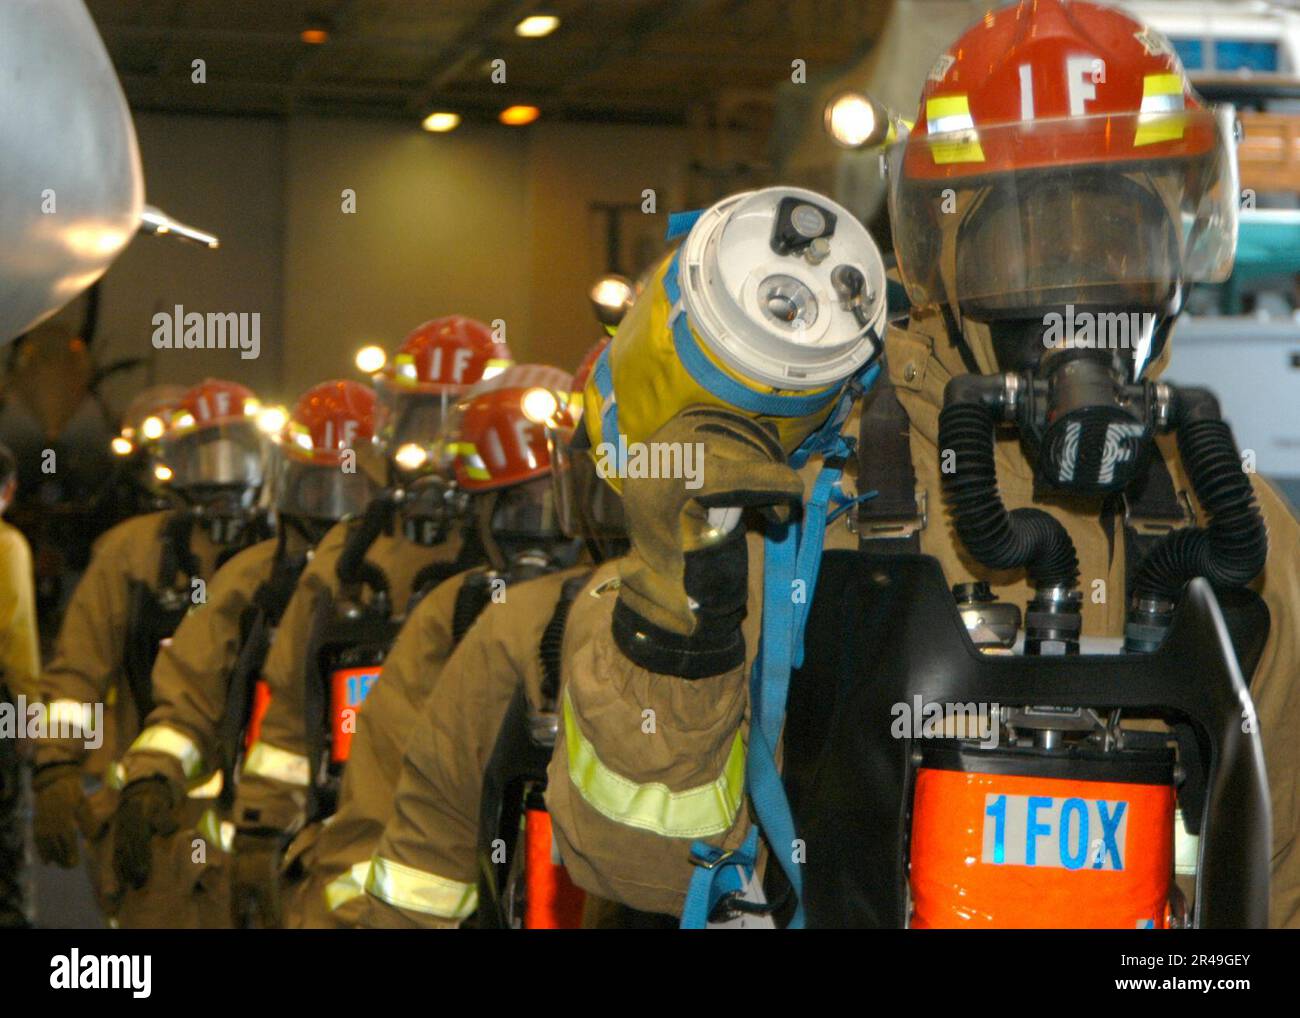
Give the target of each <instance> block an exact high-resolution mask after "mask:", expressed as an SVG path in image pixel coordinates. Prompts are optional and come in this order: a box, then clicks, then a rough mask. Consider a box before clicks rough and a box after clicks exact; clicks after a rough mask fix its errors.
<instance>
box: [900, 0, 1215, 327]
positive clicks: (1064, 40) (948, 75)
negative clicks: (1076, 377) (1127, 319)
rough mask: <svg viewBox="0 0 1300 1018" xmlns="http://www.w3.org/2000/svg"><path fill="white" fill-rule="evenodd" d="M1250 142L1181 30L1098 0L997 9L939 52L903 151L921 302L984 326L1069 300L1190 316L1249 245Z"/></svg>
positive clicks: (910, 261)
mask: <svg viewBox="0 0 1300 1018" xmlns="http://www.w3.org/2000/svg"><path fill="white" fill-rule="evenodd" d="M1236 179H1237V178H1236V161H1235V144H1234V141H1233V128H1232V124H1231V123H1230V122H1229V121H1228V120H1227V117H1226V114H1219V113H1216V111H1214V110H1212V109H1210V108H1209V107H1208V106H1207V105H1206V104H1204V103H1203V102H1202V101H1201V99H1200V98H1199V97H1198V96H1197V95H1196V93H1195V92H1194V91H1193V89H1192V88H1191V86H1190V85H1189V84H1188V82H1187V79H1186V76H1185V75H1184V73H1183V70H1182V66H1181V64H1180V63H1179V60H1178V57H1177V55H1176V54H1175V52H1174V49H1173V47H1172V46H1171V44H1170V43H1169V41H1168V40H1167V39H1165V38H1164V37H1163V36H1162V35H1160V34H1159V33H1158V32H1156V31H1155V30H1153V29H1150V28H1147V27H1146V26H1144V25H1143V24H1142V23H1141V22H1139V21H1136V20H1134V19H1133V18H1132V17H1131V16H1130V15H1128V14H1126V13H1124V12H1122V11H1120V10H1117V9H1115V8H1113V7H1110V6H1105V5H1102V4H1099V3H1087V2H1083V0H1074V2H1071V0H1022V2H1020V3H1017V4H1014V5H1010V6H1007V7H1003V8H1001V9H999V10H996V11H991V12H989V13H988V14H986V15H985V16H984V18H983V19H981V20H980V21H979V22H978V23H977V24H975V25H974V26H972V27H971V28H970V29H968V30H967V31H966V32H965V33H964V34H963V35H962V36H961V38H959V39H958V40H957V41H956V42H955V43H954V44H953V45H952V46H951V47H950V48H949V49H948V51H947V52H945V53H944V54H943V55H942V56H940V58H939V60H938V61H937V62H936V64H935V65H934V67H933V68H932V69H931V71H930V74H929V77H928V78H927V80H926V83H925V87H924V89H923V91H922V96H921V107H920V112H919V114H918V116H917V121H916V125H915V127H914V128H913V129H912V131H911V133H910V135H909V137H908V138H907V140H906V142H904V143H902V144H900V145H898V146H896V147H895V148H894V150H893V152H892V153H891V165H890V203H891V215H892V219H893V223H894V235H895V238H896V241H897V254H898V262H899V269H900V272H901V273H902V275H903V278H904V281H905V282H906V283H907V286H908V289H909V296H910V297H911V299H912V301H913V303H915V304H918V305H925V304H937V303H940V302H946V303H948V304H949V305H950V306H953V307H954V308H955V309H956V310H958V311H959V312H960V314H962V315H965V316H967V317H971V318H975V319H977V320H981V321H994V320H1005V319H1010V318H1019V319H1031V318H1034V317H1038V316H1041V315H1042V314H1043V312H1044V310H1045V309H1054V308H1057V307H1060V306H1062V305H1065V304H1067V303H1071V304H1077V305H1087V306H1089V307H1091V308H1092V309H1094V310H1108V309H1116V310H1125V311H1146V310H1150V311H1155V312H1159V313H1165V314H1168V313H1176V311H1177V310H1178V306H1179V305H1180V302H1181V300H1182V298H1183V296H1185V294H1186V290H1187V285H1188V284H1189V283H1190V282H1192V281H1194V280H1198V279H1222V278H1224V277H1226V275H1227V274H1228V272H1229V271H1230V270H1231V266H1232V256H1233V252H1234V251H1235V245H1236V209H1237V193H1236V192H1237V185H1236Z"/></svg>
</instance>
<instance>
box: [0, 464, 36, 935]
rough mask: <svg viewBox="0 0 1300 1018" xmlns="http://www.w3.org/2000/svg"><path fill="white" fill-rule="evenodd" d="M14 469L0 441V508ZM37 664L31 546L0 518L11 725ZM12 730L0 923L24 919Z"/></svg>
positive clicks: (4, 757)
mask: <svg viewBox="0 0 1300 1018" xmlns="http://www.w3.org/2000/svg"><path fill="white" fill-rule="evenodd" d="M17 474H18V466H17V463H16V462H15V461H14V456H13V453H11V452H10V451H9V449H8V448H7V447H5V446H3V445H0V514H3V513H4V512H5V510H7V509H8V508H9V503H10V502H12V501H13V497H14V492H15V491H16V490H17V487H18V476H17ZM40 670H41V658H40V641H39V640H38V638H37V635H36V592H35V588H34V585H33V582H32V550H31V548H29V547H28V546H27V539H26V538H25V537H23V535H22V533H21V532H20V531H19V530H18V529H17V528H16V527H14V526H12V525H11V524H9V523H7V522H5V521H4V520H2V519H0V705H5V706H6V707H7V708H10V709H12V710H13V718H14V723H15V725H17V724H18V723H19V721H20V719H21V718H22V717H23V715H24V713H25V712H24V711H23V710H20V709H18V708H19V704H21V703H22V702H23V701H21V700H20V699H19V698H20V697H26V698H29V699H32V700H34V699H35V694H36V676H37V675H38V674H39V673H40ZM18 734H19V732H18V730H17V729H15V731H14V732H13V733H8V732H0V928H4V927H21V926H27V925H29V923H30V918H29V914H28V895H27V881H26V875H27V853H26V841H25V838H24V836H23V814H24V813H25V812H26V810H25V809H24V805H25V801H26V795H25V792H24V788H25V781H24V776H23V760H22V754H21V746H22V743H21V742H20V741H19V739H18V738H17V735H18Z"/></svg>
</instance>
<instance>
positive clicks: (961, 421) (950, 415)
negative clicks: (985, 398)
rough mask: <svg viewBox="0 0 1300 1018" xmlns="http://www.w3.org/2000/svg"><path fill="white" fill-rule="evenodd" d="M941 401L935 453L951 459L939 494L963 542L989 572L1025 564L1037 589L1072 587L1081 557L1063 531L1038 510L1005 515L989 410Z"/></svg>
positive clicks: (982, 406) (991, 417)
mask: <svg viewBox="0 0 1300 1018" xmlns="http://www.w3.org/2000/svg"><path fill="white" fill-rule="evenodd" d="M954 381H956V379H954ZM946 395H952V394H951V393H949V394H946ZM945 403H947V405H946V406H945V407H944V408H943V410H942V411H941V412H940V414H939V455H940V457H941V458H942V457H946V456H947V455H948V454H949V452H951V454H952V456H953V457H954V460H953V469H952V470H951V472H943V473H942V477H943V493H944V499H945V501H947V503H948V506H949V508H950V510H951V511H952V517H953V525H954V526H955V527H956V530H957V536H958V537H960V538H961V541H962V544H964V545H965V546H966V548H967V550H968V551H969V552H970V553H971V554H972V555H974V556H975V558H976V559H977V560H979V561H980V562H981V563H983V564H984V565H986V566H988V567H989V568H990V569H1017V568H1020V567H1022V566H1023V567H1024V568H1025V570H1026V572H1027V573H1028V575H1029V578H1030V580H1031V581H1032V582H1033V584H1034V586H1035V587H1040V588H1041V587H1074V586H1076V585H1077V584H1078V580H1079V557H1078V555H1077V553H1076V552H1075V548H1074V542H1073V541H1071V540H1070V535H1069V533H1068V532H1067V531H1066V529H1065V527H1064V526H1062V525H1061V523H1060V522H1059V521H1058V520H1056V519H1055V518H1054V517H1052V516H1050V515H1049V514H1047V513H1045V512H1043V510H1041V509H1014V510H1012V511H1010V512H1008V511H1007V508H1006V506H1005V505H1004V504H1003V502H1002V496H1001V494H999V492H998V476H997V470H996V468H995V466H994V457H993V450H994V447H995V428H996V426H997V422H996V419H995V418H994V415H993V411H992V410H991V409H990V408H989V407H987V406H985V405H984V404H983V403H980V402H974V401H970V402H967V401H962V402H948V400H947V399H945Z"/></svg>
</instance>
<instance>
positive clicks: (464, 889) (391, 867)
mask: <svg viewBox="0 0 1300 1018" xmlns="http://www.w3.org/2000/svg"><path fill="white" fill-rule="evenodd" d="M366 890H367V891H369V892H370V893H371V894H373V895H374V896H375V897H376V898H378V899H380V900H381V901H386V902H388V904H390V905H395V906H396V907H397V908H405V909H409V910H410V911H412V912H422V913H424V914H425V915H432V916H438V917H439V918H440V919H464V918H465V917H466V916H468V915H470V914H471V913H472V912H473V911H474V910H475V909H476V908H478V888H477V887H475V886H474V885H473V884H462V883H461V882H460V881H458V880H448V879H447V878H446V877H440V876H438V875H437V874H436V873H426V872H424V870H417V869H416V868H415V867H414V866H403V865H402V864H401V863H400V862H394V861H393V860H392V859H385V858H384V857H383V856H382V855H377V856H375V857H374V858H373V859H371V860H370V872H369V874H368V876H367V877H366Z"/></svg>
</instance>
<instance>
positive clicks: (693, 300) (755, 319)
mask: <svg viewBox="0 0 1300 1018" xmlns="http://www.w3.org/2000/svg"><path fill="white" fill-rule="evenodd" d="M678 282H679V285H680V287H681V299H682V307H683V309H684V310H685V312H686V316H687V319H688V320H689V321H690V323H691V326H692V327H693V330H694V332H695V334H696V336H698V337H699V339H700V340H701V341H702V342H703V343H704V345H705V346H706V347H707V349H708V350H709V351H710V352H711V353H713V354H714V355H715V356H716V357H717V358H718V359H719V360H720V361H721V362H722V363H723V364H724V365H726V366H727V367H728V368H730V369H731V370H732V371H734V372H735V373H736V374H737V375H739V376H740V377H741V378H744V379H748V380H750V381H752V382H757V383H760V384H765V385H770V386H772V387H773V388H776V389H785V390H790V389H795V390H810V389H819V388H822V387H825V386H828V385H834V384H835V383H837V382H839V381H842V380H843V379H845V378H847V377H848V376H849V375H851V374H853V372H854V371H856V370H857V369H858V368H859V367H861V365H862V364H864V363H866V361H867V360H868V359H870V358H871V357H872V356H873V355H875V354H876V353H878V352H879V348H880V344H881V339H880V337H881V335H882V333H883V331H884V326H885V311H886V309H885V266H884V262H883V261H882V260H881V257H880V251H879V249H878V248H877V247H876V245H875V242H874V241H872V239H871V237H870V235H869V234H868V233H867V231H866V228H865V227H864V226H863V225H862V224H861V223H860V222H859V221H858V220H857V219H856V218H855V217H854V216H853V214H852V213H851V212H849V211H848V210H846V209H844V208H842V207H841V206H840V205H837V204H836V203H835V202H833V201H831V200H830V199H828V198H825V197H823V196H822V195H819V194H815V193H814V192H812V191H805V190H803V189H801V188H795V187H769V188H764V189H763V190H760V191H749V192H745V193H743V194H738V195H734V196H733V197H731V198H728V199H725V200H724V201H721V202H719V203H718V204H716V205H714V206H713V207H711V208H710V209H708V210H707V211H705V212H704V213H703V214H702V215H701V216H700V219H699V220H698V221H697V222H696V224H695V225H694V227H692V229H691V231H690V233H689V235H688V236H687V237H686V240H685V241H684V243H683V245H682V251H681V259H680V271H679V276H678Z"/></svg>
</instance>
